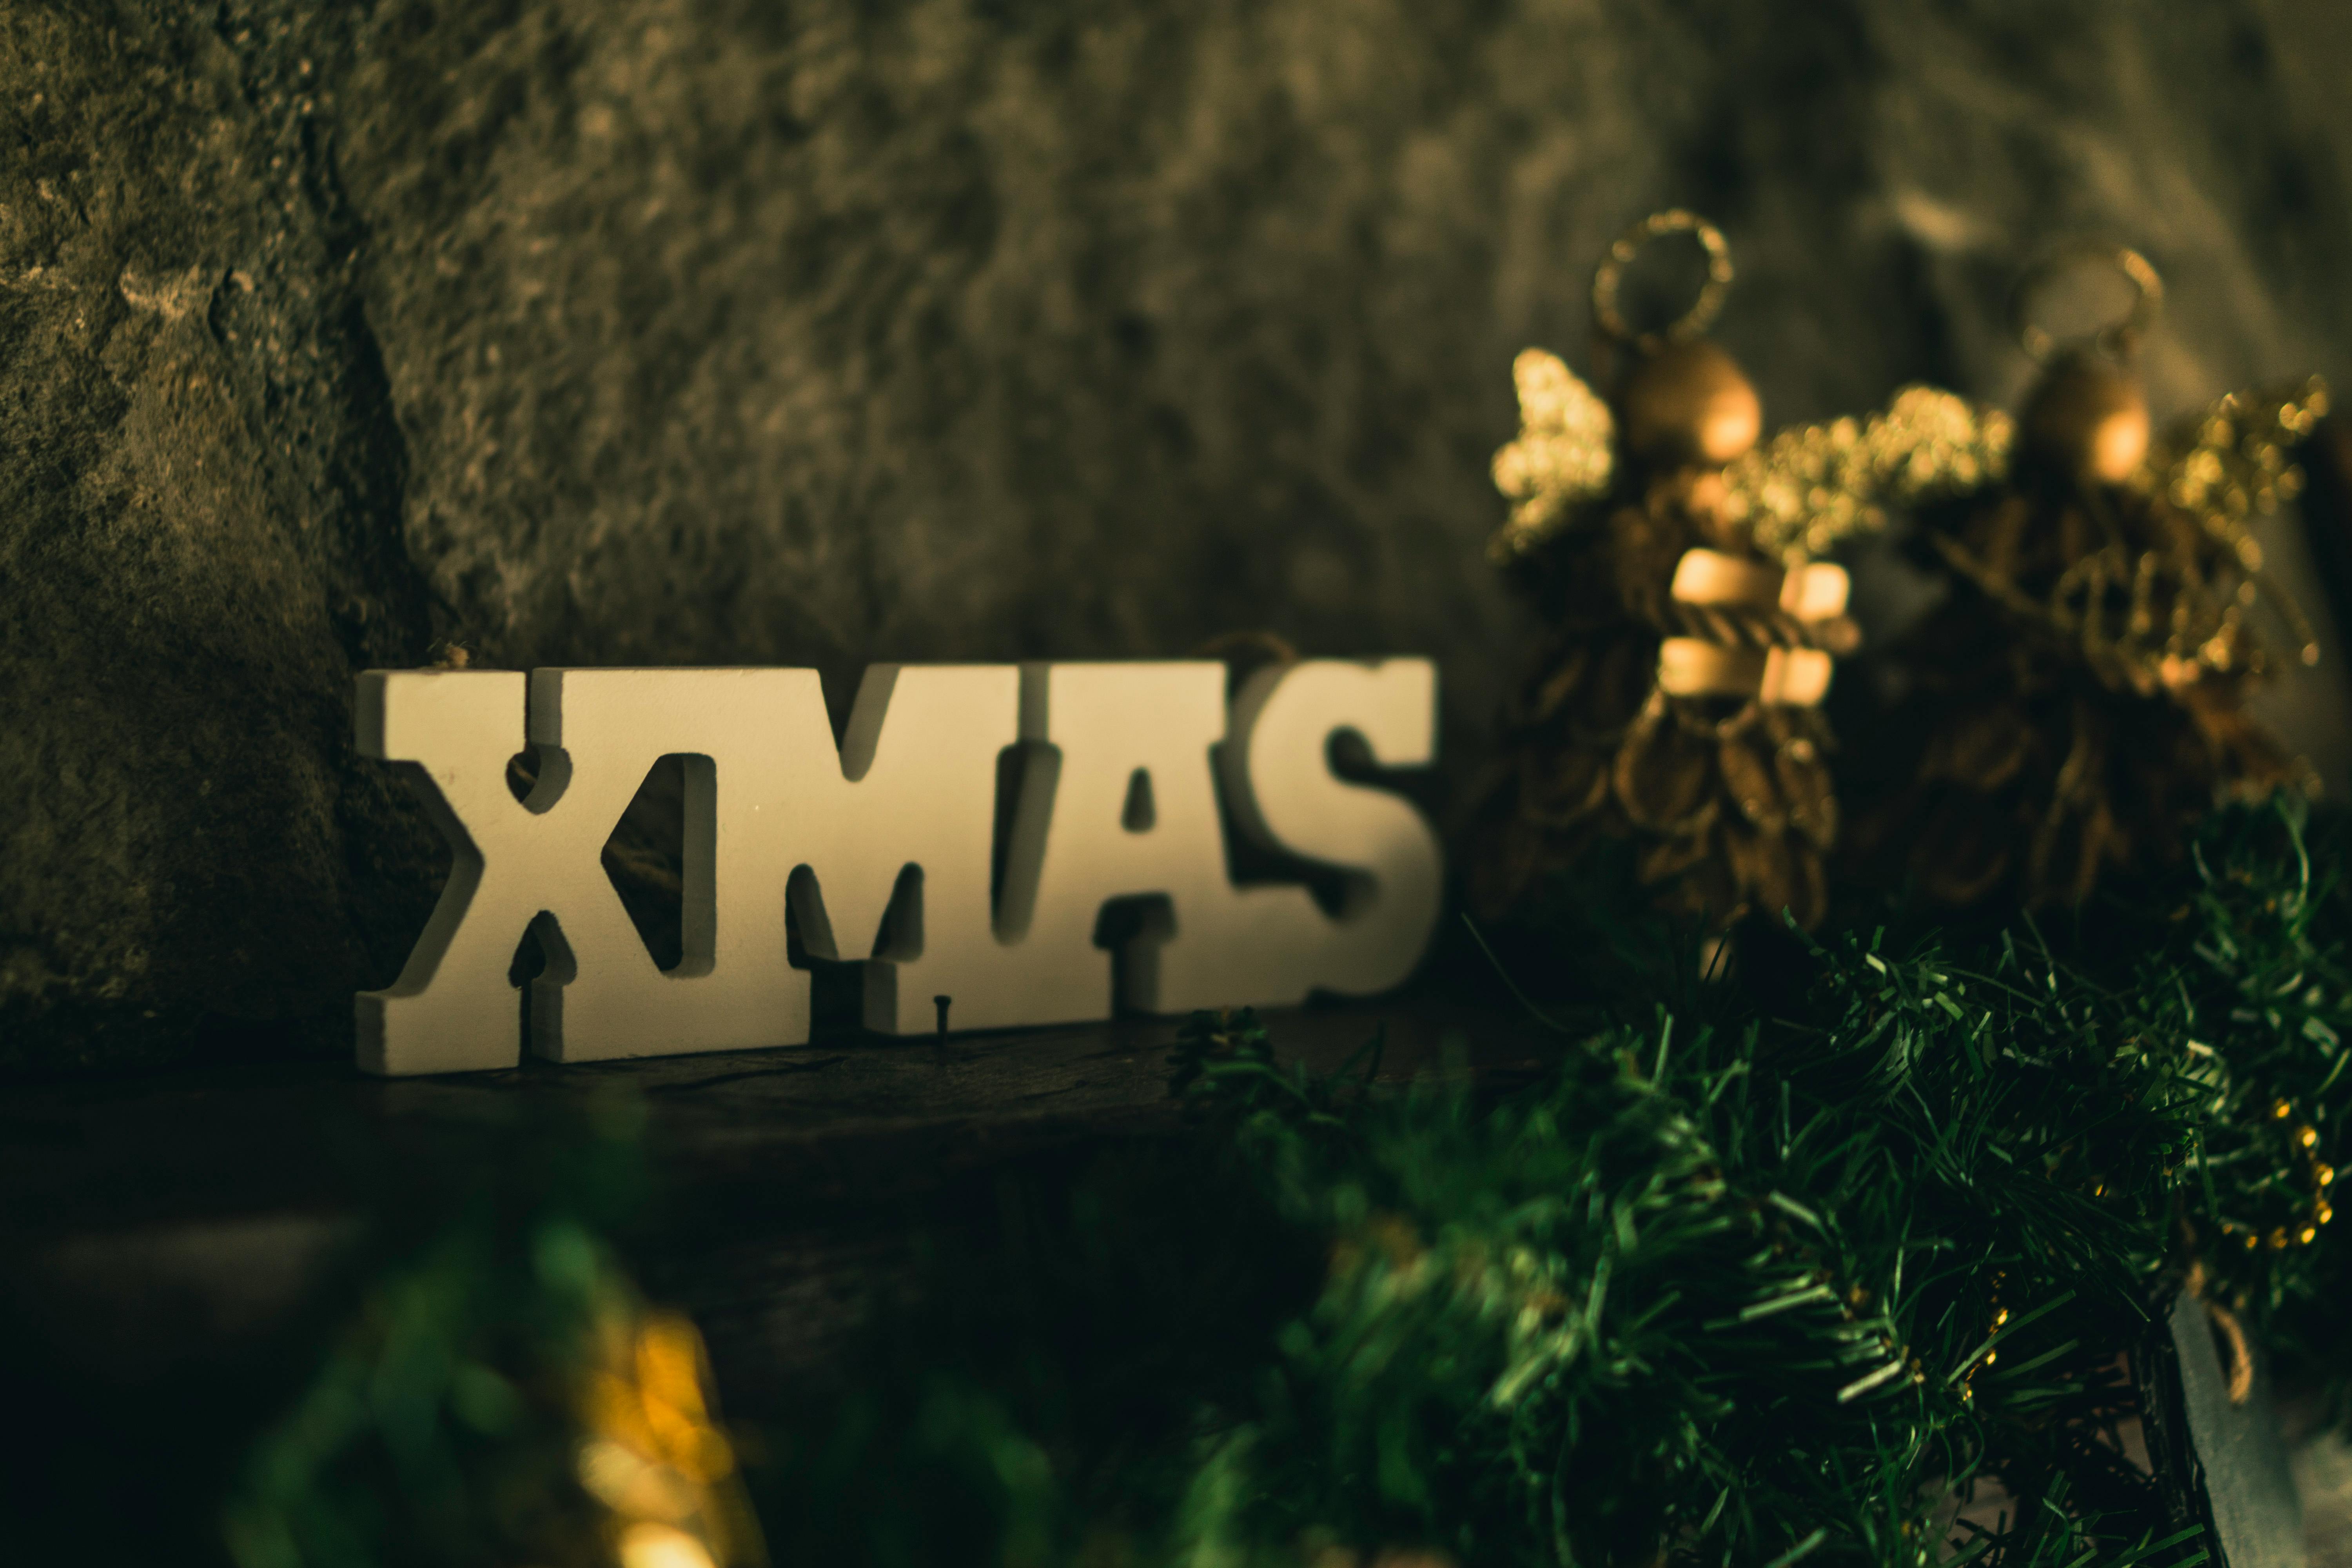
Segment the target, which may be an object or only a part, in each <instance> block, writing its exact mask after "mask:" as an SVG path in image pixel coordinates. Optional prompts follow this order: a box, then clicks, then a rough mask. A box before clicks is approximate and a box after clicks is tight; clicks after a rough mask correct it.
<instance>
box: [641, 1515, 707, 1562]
mask: <svg viewBox="0 0 2352 1568" xmlns="http://www.w3.org/2000/svg"><path fill="white" fill-rule="evenodd" d="M620 1558H621V1568H717V1564H715V1563H712V1562H711V1561H710V1553H709V1552H707V1551H705V1550H704V1549H703V1545H702V1542H699V1541H697V1540H695V1538H694V1537H692V1536H691V1535H688V1534H687V1533H686V1531H682V1530H672V1529H671V1528H670V1527H669V1526H668V1525H667V1524H633V1525H631V1526H629V1528H628V1529H627V1530H626V1531H624V1532H623V1533H622V1536H621V1550H620Z"/></svg>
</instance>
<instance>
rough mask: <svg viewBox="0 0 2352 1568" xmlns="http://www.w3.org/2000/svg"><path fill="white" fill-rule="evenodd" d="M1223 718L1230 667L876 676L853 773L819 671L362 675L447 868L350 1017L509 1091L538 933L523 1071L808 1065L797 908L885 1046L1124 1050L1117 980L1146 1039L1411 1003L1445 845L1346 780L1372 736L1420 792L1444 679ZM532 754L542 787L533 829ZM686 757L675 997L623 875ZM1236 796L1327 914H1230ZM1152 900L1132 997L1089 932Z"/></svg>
mask: <svg viewBox="0 0 2352 1568" xmlns="http://www.w3.org/2000/svg"><path fill="white" fill-rule="evenodd" d="M1225 688H1226V671H1225V667H1224V666H1223V664H1219V663H1214V662H1207V661H1188V662H1183V663H1166V664H1025V665H1017V666H1016V665H877V666H876V667H874V668H870V669H868V670H867V671H866V679H865V682H864V684H863V685H861V686H860V687H859V689H858V692H857V702H856V708H855V709H854V710H853V711H852V713H851V715H850V720H849V727H848V731H847V733H846V735H845V737H844V739H843V741H842V742H841V744H840V746H839V748H838V749H837V750H836V748H835V744H834V739H833V729H832V725H831V724H830V722H829V721H827V719H826V715H825V707H824V694H823V692H822V691H821V690H820V689H819V688H818V684H817V676H816V672H815V671H814V670H810V669H541V670H538V671H535V672H533V673H532V674H530V676H528V677H526V676H524V675H523V674H522V673H520V671H506V670H371V671H369V672H368V673H366V674H364V675H362V677H361V678H360V683H359V704H358V710H359V713H358V716H359V748H360V751H361V752H362V754H364V755H366V756H370V757H375V758H379V759H382V760H383V761H385V762H391V763H408V764H413V770H412V771H413V772H414V773H415V776H416V777H417V779H418V782H419V783H420V784H422V785H423V786H424V794H425V797H426V799H427V800H428V802H429V803H430V804H431V806H432V809H433V812H434V816H435V818H436V822H437V824H438V825H439V826H440V828H441V831H442V832H443V834H444V835H446V837H447V838H448V840H449V843H450V845H451V847H452V848H453V850H454V851H455V856H456V860H455V864H454V865H453V867H452V868H451V870H450V874H449V881H448V885H447V886H446V889H444V890H443V892H442V894H441V901H440V904H439V906H438V907H437V908H436V909H435V910H434V911H433V918H432V920H431V921H430V922H429V923H428V924H427V925H426V926H425V933H424V935H423V936H421V937H420V938H419V939H418V940H417V943H416V947H415V951H414V952H411V953H410V954H409V957H408V963H407V965H406V967H404V969H403V970H402V971H401V974H400V978H399V980H398V981H396V982H395V983H394V984H393V986H392V988H391V989H390V990H387V991H371V992H365V993H362V994H361V995H360V996H359V998H358V1010H359V1060H360V1065H361V1066H362V1068H367V1069H368V1070H370V1071H372V1072H379V1073H391V1074H410V1073H434V1072H460V1071H467V1070H473V1069H479V1068H502V1067H511V1066H513V1065H514V1064H515V1063H516V1062H517V1061H518V1060H519V1059H520V1050H521V1035H522V1027H521V1024H520V1016H521V1009H520V1005H519V1004H518V1001H517V998H516V995H515V993H514V991H513V988H512V987H511V986H510V985H509V982H508V971H509V966H510V964H511V963H512V961H513V958H514V954H515V949H516V946H517V944H518V943H519V942H520V939H521V937H522V934H523V932H524V931H525V929H526V928H528V927H530V925H531V924H532V922H533V921H539V922H540V925H539V929H540V931H541V933H542V945H543V946H544V947H545V948H546V949H547V951H548V966H547V971H546V973H544V974H543V975H541V977H540V978H539V979H537V980H535V981H533V982H532V983H531V994H530V1013H529V1016H530V1046H531V1048H532V1049H533V1050H534V1051H536V1052H537V1053H538V1054H540V1055H541V1056H544V1057H550V1058H554V1059H555V1060H557V1061H566V1062H576V1061H593V1060H597V1059H600V1058H609V1057H634V1056H661V1055H669V1054H673V1053H680V1052H687V1051H730V1050H746V1049H751V1048H753V1047H761V1046H789V1045H797V1044H799V1043H801V1042H802V1041H804V1040H806V1039H807V1038H808V1034H809V972H808V971H807V970H806V969H800V968H795V967H793V964H792V963H790V961H789V960H788V959H787V957H786V951H785V934H784V933H785V921H784V911H785V907H786V904H787V902H788V901H789V903H790V905H791V907H792V910H793V920H794V923H795V925H796V926H797V928H798V931H799V933H800V937H801V941H802V943H803V946H804V947H805V948H806V949H807V951H808V952H809V953H810V954H812V955H813V956H814V957H817V958H824V959H848V960H864V961H866V962H865V963H864V973H865V1016H866V1026H867V1027H868V1028H872V1029H878V1030H882V1031H885V1032H887V1033H894V1034H908V1033H918V1032H922V1033H928V1032H930V1031H932V1030H934V1029H940V1028H946V1027H953V1028H955V1029H958V1030H964V1029H991V1028H1003V1027H1005V1026H1013V1025H1024V1024H1055V1023H1066V1022H1073V1021H1076V1020H1080V1019H1087V1018H1102V1017H1107V1016H1109V1015H1110V1013H1111V1011H1112V1008H1113V1004H1114V1000H1115V999H1114V997H1113V994H1112V987H1113V979H1112V977H1113V974H1114V973H1118V975H1119V976H1120V984H1121V986H1122V987H1123V992H1122V994H1120V995H1118V997H1117V998H1116V1001H1117V1002H1118V1003H1121V1004H1124V1005H1127V1006H1129V1007H1133V1008H1139V1009H1142V1010H1144V1011H1148V1012H1157V1013H1177V1012H1185V1011H1189V1010H1191V1009H1192V1008H1195V1007H1213V1006H1226V1005H1244V1004H1250V1005H1285V1004H1292V1003H1297V1002H1301V1001H1304V1000H1305V999H1306V998H1307V994H1309V993H1310V992H1313V991H1317V990H1325V991H1331V992H1337V993H1341V994H1368V993H1371V992H1376V991H1381V990H1384V989H1386V988H1388V987H1390V986H1392V985H1394V984H1398V983H1399V982H1400V981H1402V980H1403V979H1404V978H1405V976H1406V974H1407V973H1410V972H1411V970H1412V966H1413V965H1414V963H1417V962H1418V961H1419V959H1420V957H1421V953H1422V950H1423V947H1424V946H1426V945H1427V943H1428V941H1429V935H1430V931H1431V930H1432V928H1433V926H1434V924H1435V922H1436V919H1437V910H1438V901H1439V896H1440V890H1441V889H1440V880H1441V875H1440V867H1439V859H1438V848H1437V841H1436V839H1435V837H1433V835H1432V833H1431V832H1430V829H1429V826H1428V824H1427V823H1426V822H1424V821H1423V818H1422V816H1421V815H1420V814H1419V813H1418V812H1417V811H1415V810H1414V809H1413V807H1412V805H1410V804H1408V803H1407V802H1405V801H1404V800H1402V798H1400V797H1398V796H1396V795H1391V794H1389V793H1387V792H1385V791H1382V790H1379V789H1374V788H1370V787H1367V786H1365V785H1362V784H1353V783H1350V782H1348V781H1346V780H1344V779H1341V778H1339V777H1337V776H1335V775H1334V774H1333V773H1332V772H1331V771H1330V768H1329V766H1328V756H1329V744H1330V742H1331V739H1332V737H1333V736H1334V735H1335V734H1338V733H1339V732H1341V731H1352V732H1354V733H1355V734H1356V735H1358V736H1359V737H1360V738H1361V739H1362V741H1363V742H1364V743H1365V744H1366V746H1367V747H1368V748H1369V749H1370V752H1371V755H1372V759H1373V760H1374V761H1375V762H1376V763H1380V764H1381V765H1382V766H1387V767H1406V766H1418V765H1423V764H1426V763H1428V762H1429V761H1430V760H1431V757H1432V755H1433V751H1434V748H1435V739H1436V736H1435V728H1436V674H1435V671H1434V670H1433V668H1432V667H1431V665H1430V663H1429V661H1428V660H1426V659H1420V658H1394V659H1385V660H1380V661H1377V662H1371V663H1355V662H1350V661H1344V660H1338V659H1310V660H1307V661H1305V662H1302V663H1295V664H1289V665H1286V666H1281V667H1277V668H1269V669H1265V670H1262V671H1260V672H1258V673H1257V674H1256V675H1255V676H1254V677H1252V678H1251V679H1249V680H1248V681H1247V682H1245V683H1244V686H1243V688H1242V689H1241V690H1240V692H1239V693H1238V694H1237V695H1236V697H1235V698H1234V702H1233V705H1232V711H1231V713H1230V715H1229V714H1228V713H1227V710H1226V700H1225ZM525 742H528V743H529V744H530V746H532V747H534V748H535V749H536V751H537V753H538V756H539V758H540V772H539V780H538V784H537V785H536V787H534V788H533V789H532V791H531V793H530V795H529V796H528V797H526V798H525V799H523V800H520V801H518V800H516V798H515V796H514V795H513V793H512V791H510V790H509V787H508V784H507V763H508V760H509V758H510V757H512V756H514V755H515V753H516V752H517V751H518V750H519V749H520V747H521V746H522V745H523V744H524V743H525ZM1013 747H1017V748H1019V752H1017V755H1018V756H1019V757H1020V759H1021V763H1022V765H1021V766H1020V767H1019V768H1018V770H1017V774H1016V775H1015V776H1017V778H1018V784H1017V785H1016V786H1014V787H1015V794H1014V797H1013V801H1012V802H1011V827H1010V830H1009V836H1008V837H1007V841H1006V842H1005V843H1004V844H1003V845H1002V846H1000V845H999V844H998V843H997V841H996V839H997V827H996V825H997V819H998V813H997V804H996V794H997V788H998V777H999V758H1000V756H1001V755H1002V754H1003V752H1005V751H1006V750H1007V748H1013ZM678 754H682V755H683V756H684V757H685V759H686V802H685V824H686V826H685V872H684V878H683V883H684V907H683V910H682V912H681V919H680V931H681V934H682V937H683V946H684V952H685V956H684V958H683V960H682V961H681V962H680V963H678V964H677V966H676V967H674V968H671V969H668V970H664V969H660V968H658V967H656V964H655V963H654V960H653V957H652V955H651V953H650V952H649V951H648V950H647V948H646V944H645V942H643V941H642V940H640V938H639V937H638V935H637V931H636V928H635V926H634V925H633V924H632V923H631V921H630V919H629V916H628V913H627V911H626V910H625V909H624V908H623V906H622V903H621V900H620V895H619V894H618V892H616V891H615V890H614V886H613V883H612V880H611V879H610V878H608V877H607V876H606V875H605V873H604V868H603V866H602V864H601V859H600V858H601V855H602V852H603V849H604V842H605V840H606V839H607V838H608V837H611V835H612V832H613V829H614V826H615V825H616V824H617V823H618V822H619V821H620V818H621V815H622V813H623V812H624V811H625V810H626V809H627V807H628V805H629V802H630V800H631V799H632V798H633V797H634V796H635V794H636V791H637V788H638V786H639V785H640V784H642V783H643V782H644V780H645V778H646V773H647V772H648V771H649V770H650V769H651V768H652V766H653V764H654V763H656V761H658V760H659V759H661V758H663V757H665V756H671V755H678ZM1221 789H1222V792H1223V799H1224V802H1225V804H1226V805H1227V806H1228V807H1229V809H1230V816H1231V817H1232V819H1233V821H1234V823H1235V824H1236V825H1237V826H1238V827H1239V829H1240V831H1241V833H1242V834H1243V835H1244V837H1247V838H1248V839H1250V840H1251V841H1253V842H1254V843H1255V845H1256V846H1257V847H1261V848H1263V849H1266V850H1271V851H1275V852H1277V853H1279V854H1281V855H1284V856H1286V857H1290V858H1294V859H1297V860H1304V861H1307V862H1312V863H1315V864H1317V865H1319V866H1321V867H1322V868H1327V869H1331V870H1337V871H1340V872H1342V873H1344V874H1345V875H1344V886H1345V889H1346V892H1345V894H1344V896H1343V897H1342V898H1341V899H1340V900H1339V910H1338V911H1337V912H1336V913H1332V914H1327V913H1326V912H1325V911H1324V909H1323V907H1322V906H1321V905H1320V904H1318V902H1317V900H1315V898H1314V897H1313V896H1312V895H1310V894H1309V893H1308V891H1307V889H1306V888H1304V887H1300V886H1291V885H1272V884H1269V885H1260V886H1245V885H1244V886H1236V885H1235V884H1234V881H1233V879H1232V877H1231V876H1230V874H1229V872H1228V870H1227V858H1226V847H1225V842H1224V834H1223V826H1222V824H1221V818H1220V814H1219V809H1218V799H1219V793H1220V790H1221ZM1000 856H1001V859H1000ZM1134 899H1148V900H1153V902H1152V903H1151V905H1150V908H1151V909H1153V910H1156V911H1157V912H1158V918H1157V919H1155V920H1151V921H1148V922H1147V923H1146V926H1145V929H1144V931H1143V932H1142V933H1141V934H1139V935H1137V936H1134V937H1132V938H1130V939H1129V941H1128V942H1126V944H1125V947H1124V951H1123V952H1121V953H1120V954H1119V955H1118V956H1119V957H1120V958H1121V959H1122V960H1123V962H1121V963H1119V964H1118V968H1117V970H1116V971H1115V970H1114V968H1113V957H1114V955H1113V954H1112V952H1109V951H1108V950H1106V949H1104V948H1102V947H1098V946H1097V945H1096V933H1097V929H1098V926H1099V923H1100V921H1101V918H1102V913H1103V908H1104V906H1105V905H1106V904H1107V903H1108V902H1110V901H1111V900H1134ZM542 916H545V917H548V919H546V920H541V917H542ZM886 917H887V920H886Z"/></svg>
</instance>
